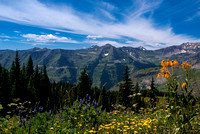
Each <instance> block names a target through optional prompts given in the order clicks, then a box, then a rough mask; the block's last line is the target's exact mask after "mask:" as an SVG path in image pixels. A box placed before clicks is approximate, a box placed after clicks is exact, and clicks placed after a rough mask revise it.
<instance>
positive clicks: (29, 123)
mask: <svg viewBox="0 0 200 134" xmlns="http://www.w3.org/2000/svg"><path fill="white" fill-rule="evenodd" d="M28 127H29V129H30V128H31V122H30V121H29V122H28Z"/></svg>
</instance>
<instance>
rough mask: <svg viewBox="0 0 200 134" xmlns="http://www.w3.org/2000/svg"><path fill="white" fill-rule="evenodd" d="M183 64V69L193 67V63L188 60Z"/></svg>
mask: <svg viewBox="0 0 200 134" xmlns="http://www.w3.org/2000/svg"><path fill="white" fill-rule="evenodd" d="M181 66H182V69H183V70H186V69H188V68H189V67H191V66H192V65H190V64H188V63H187V62H184V63H183V64H181Z"/></svg>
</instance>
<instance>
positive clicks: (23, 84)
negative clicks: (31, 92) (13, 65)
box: [20, 64, 29, 101]
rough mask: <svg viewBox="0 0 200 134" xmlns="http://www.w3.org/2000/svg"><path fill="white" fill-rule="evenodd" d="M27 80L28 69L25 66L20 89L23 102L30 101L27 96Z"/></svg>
mask: <svg viewBox="0 0 200 134" xmlns="http://www.w3.org/2000/svg"><path fill="white" fill-rule="evenodd" d="M27 83H28V81H27V79H26V67H25V65H24V64H23V65H22V70H21V73H20V88H21V94H20V98H21V100H22V101H28V100H29V99H28V98H29V96H27Z"/></svg>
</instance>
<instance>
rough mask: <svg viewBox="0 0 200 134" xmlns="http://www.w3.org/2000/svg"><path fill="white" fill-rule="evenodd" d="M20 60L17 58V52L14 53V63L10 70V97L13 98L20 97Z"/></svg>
mask: <svg viewBox="0 0 200 134" xmlns="http://www.w3.org/2000/svg"><path fill="white" fill-rule="evenodd" d="M20 71H21V70H20V59H19V56H18V51H16V55H15V61H14V62H13V63H12V67H11V70H10V77H11V78H10V79H11V83H10V84H11V86H12V91H11V93H12V96H13V98H17V97H20V94H21V88H20Z"/></svg>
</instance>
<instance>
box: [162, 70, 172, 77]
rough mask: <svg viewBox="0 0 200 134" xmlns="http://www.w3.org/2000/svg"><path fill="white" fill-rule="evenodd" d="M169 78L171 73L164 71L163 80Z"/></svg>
mask: <svg viewBox="0 0 200 134" xmlns="http://www.w3.org/2000/svg"><path fill="white" fill-rule="evenodd" d="M170 76H171V73H170V72H169V71H166V72H165V73H164V76H163V77H164V78H169V77H170Z"/></svg>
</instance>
